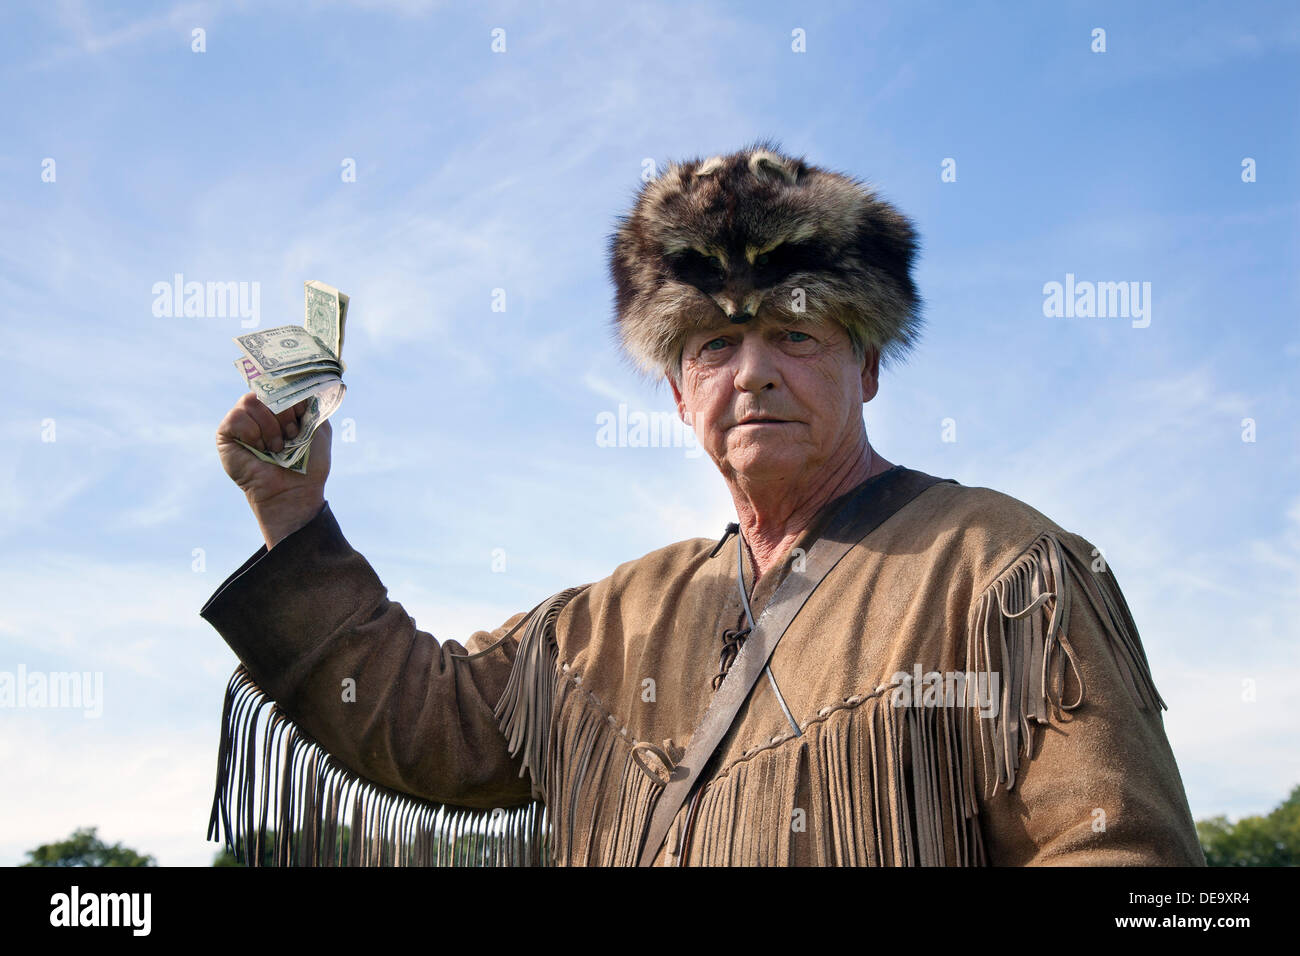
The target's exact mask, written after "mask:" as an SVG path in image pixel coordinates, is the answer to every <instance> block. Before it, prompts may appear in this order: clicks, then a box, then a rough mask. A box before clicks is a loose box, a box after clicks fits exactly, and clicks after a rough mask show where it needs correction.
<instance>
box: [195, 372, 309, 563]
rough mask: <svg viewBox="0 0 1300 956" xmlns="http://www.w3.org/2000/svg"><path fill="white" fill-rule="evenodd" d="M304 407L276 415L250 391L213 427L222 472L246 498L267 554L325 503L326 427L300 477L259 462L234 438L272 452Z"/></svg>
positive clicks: (297, 422)
mask: <svg viewBox="0 0 1300 956" xmlns="http://www.w3.org/2000/svg"><path fill="white" fill-rule="evenodd" d="M306 408H307V401H306V400H305V399H304V400H303V401H301V402H299V403H298V404H297V405H295V406H293V407H292V408H289V409H286V410H285V411H283V412H281V413H280V414H279V415H276V414H275V413H274V412H272V411H271V410H270V409H269V408H267V407H266V406H265V405H264V404H263V403H262V402H261V401H260V400H259V399H258V397H257V396H256V395H254V394H253V393H252V392H245V393H244V394H243V396H241V397H240V399H239V401H237V402H236V403H235V407H234V408H232V409H231V410H230V411H229V412H227V413H226V417H225V418H223V419H222V420H221V424H220V425H218V426H217V453H218V454H219V455H220V456H221V467H222V468H224V469H225V470H226V474H227V475H229V476H230V478H231V480H232V481H234V483H235V484H236V485H238V486H239V487H240V489H241V490H242V491H243V492H244V495H245V496H246V497H247V498H248V506H249V507H250V508H252V509H253V516H254V517H255V518H256V519H257V523H258V526H259V527H260V528H261V529H262V537H263V538H264V539H265V540H266V546H267V548H268V549H270V548H273V547H275V545H276V543H277V542H279V541H282V540H284V538H286V537H288V536H289V535H290V534H292V533H293V532H295V531H297V530H298V529H299V528H301V527H302V526H303V525H305V524H307V522H309V521H311V519H312V518H314V517H316V515H318V514H319V513H320V510H321V508H322V507H323V506H324V504H325V479H326V478H327V477H329V472H330V435H331V430H330V423H329V422H328V421H326V422H322V423H321V425H320V427H319V428H317V429H316V434H315V435H313V436H312V439H311V452H310V454H309V455H308V461H307V474H305V475H300V474H298V473H297V472H294V471H290V470H289V469H287V468H281V467H280V466H279V465H274V464H272V463H270V462H268V461H262V460H261V459H260V458H258V457H257V456H256V455H254V454H253V453H252V452H251V451H249V450H248V449H247V448H245V447H243V446H242V445H240V444H239V442H238V441H236V440H235V439H240V440H241V441H245V442H247V443H248V444H250V445H252V446H253V447H254V448H257V449H260V450H262V451H271V452H277V451H279V450H280V449H281V448H283V447H284V441H285V439H286V438H294V437H295V436H296V435H297V434H298V428H299V425H300V423H301V421H302V415H303V412H304V411H305V410H306Z"/></svg>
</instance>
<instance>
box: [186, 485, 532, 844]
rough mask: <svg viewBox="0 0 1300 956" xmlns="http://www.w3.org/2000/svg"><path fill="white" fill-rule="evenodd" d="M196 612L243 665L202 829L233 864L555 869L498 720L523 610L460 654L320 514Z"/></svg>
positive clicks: (229, 702) (230, 698)
mask: <svg viewBox="0 0 1300 956" xmlns="http://www.w3.org/2000/svg"><path fill="white" fill-rule="evenodd" d="M200 614H201V615H202V616H203V618H204V619H205V620H207V621H208V622H209V623H211V624H212V625H213V627H215V628H216V629H217V631H218V632H219V633H220V634H221V636H222V637H223V638H224V639H225V641H226V642H227V643H228V644H229V645H230V647H231V648H232V649H233V650H234V651H235V653H236V654H237V655H238V656H239V658H240V660H241V662H242V663H241V665H240V667H239V668H238V669H237V670H236V672H235V674H234V676H233V677H232V678H231V681H230V684H229V687H228V689H227V693H226V700H225V707H224V710H223V713H222V727H221V742H220V752H219V757H218V769H217V782H216V793H215V795H214V799H213V807H212V818H211V822H210V825H209V833H208V836H209V839H213V838H214V836H215V835H216V833H217V829H218V824H220V825H221V827H222V828H223V831H224V841H225V843H226V846H227V847H228V849H230V850H231V851H232V852H233V853H234V854H235V856H236V858H237V859H239V860H240V862H244V863H247V864H249V865H262V864H263V863H270V864H272V865H340V864H341V865H439V864H452V865H454V864H472V865H484V864H493V863H497V864H524V865H526V864H530V863H539V862H545V860H544V859H543V857H544V851H545V846H544V842H545V841H544V839H543V834H544V831H545V826H546V823H545V817H544V808H543V807H541V806H540V805H539V804H537V803H535V802H532V801H530V799H529V798H530V793H529V781H528V780H527V779H526V778H525V777H524V776H522V774H523V768H522V764H521V762H520V761H519V760H517V759H515V758H513V757H512V756H511V755H510V753H509V751H508V749H507V747H506V742H505V740H504V739H503V737H502V735H501V733H500V732H499V730H498V727H497V718H496V716H495V714H494V712H493V711H494V708H495V705H496V704H497V701H498V700H499V699H500V697H501V694H502V693H503V691H504V689H505V686H506V683H507V680H508V678H509V675H510V672H511V666H512V663H513V660H514V654H515V650H516V648H517V646H518V637H517V635H515V636H513V637H511V636H510V635H511V632H512V630H514V629H516V628H517V626H519V625H522V624H525V623H526V622H527V618H528V617H529V615H528V614H524V613H521V614H516V615H514V616H513V617H511V618H510V619H509V620H507V621H506V622H505V624H504V625H502V627H501V628H498V629H497V631H495V632H493V634H492V635H491V636H490V637H489V635H487V634H484V633H482V632H480V634H478V635H475V638H487V640H492V639H501V640H500V646H499V648H497V649H495V650H494V651H493V652H492V653H490V654H483V655H474V656H471V657H469V658H468V659H465V658H466V655H465V649H464V647H462V646H461V645H460V644H458V643H456V642H455V641H444V642H442V643H441V644H440V643H439V642H438V641H437V640H436V639H435V638H434V637H433V636H432V635H431V634H429V633H426V632H424V631H421V630H417V629H416V626H415V622H414V621H413V620H412V619H411V618H410V616H409V615H407V613H406V612H405V610H403V608H402V606H401V605H400V604H397V603H395V602H393V601H390V600H388V598H387V591H386V589H385V588H384V586H383V584H382V583H381V582H380V581H379V578H378V577H377V576H376V575H375V572H374V570H373V569H372V568H371V566H370V565H369V563H368V562H367V561H366V560H365V558H363V557H362V556H361V555H360V554H359V553H357V552H356V551H355V550H353V549H352V547H351V546H350V545H349V544H348V542H347V540H346V539H345V538H344V537H343V534H342V532H341V531H340V529H339V526H338V524H337V522H336V521H335V519H334V516H333V514H332V513H331V512H330V510H329V506H328V505H326V506H325V507H324V508H323V509H322V510H321V512H320V514H318V515H317V516H316V518H314V519H313V520H312V521H311V522H310V523H308V524H307V525H306V526H304V527H303V528H301V529H299V530H298V531H297V532H295V533H294V534H292V535H290V536H289V537H287V538H285V539H284V540H283V541H281V542H279V543H278V544H277V545H276V546H275V547H274V548H273V549H271V550H270V551H267V550H266V549H265V548H262V549H261V550H259V551H258V552H257V553H256V554H254V555H253V556H252V557H251V558H250V559H249V560H248V561H247V562H245V564H244V566H243V567H241V568H240V569H239V570H238V571H236V572H235V573H234V574H233V575H231V577H230V578H228V579H227V580H226V581H225V582H224V583H223V584H222V585H221V587H220V588H219V589H218V590H217V592H216V593H215V594H214V595H213V596H212V598H211V599H210V600H209V601H208V602H207V604H206V605H205V606H204V607H203V609H202V611H201V612H200ZM272 831H273V832H274V847H272V846H271V845H270V833H271V832H272Z"/></svg>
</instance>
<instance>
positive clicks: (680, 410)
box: [664, 375, 690, 425]
mask: <svg viewBox="0 0 1300 956" xmlns="http://www.w3.org/2000/svg"><path fill="white" fill-rule="evenodd" d="M664 378H665V379H667V381H668V387H669V388H671V389H672V390H673V401H674V402H676V403H677V417H678V418H680V419H681V420H682V423H683V424H686V425H689V424H690V422H688V421H686V403H685V402H683V401H682V392H681V389H679V388H678V387H677V383H676V382H674V381H673V379H672V376H670V375H665V376H664Z"/></svg>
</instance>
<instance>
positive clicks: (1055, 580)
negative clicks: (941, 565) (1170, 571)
mask: <svg viewBox="0 0 1300 956" xmlns="http://www.w3.org/2000/svg"><path fill="white" fill-rule="evenodd" d="M1080 594H1082V595H1083V596H1085V597H1087V599H1088V601H1089V602H1090V603H1091V605H1092V607H1093V610H1094V611H1095V612H1096V614H1097V617H1098V619H1099V620H1100V621H1101V622H1102V625H1103V629H1104V631H1105V633H1106V634H1107V636H1108V637H1109V638H1110V640H1109V641H1108V642H1107V643H1108V645H1109V646H1110V650H1111V653H1112V654H1115V655H1116V663H1117V664H1118V665H1119V667H1118V670H1119V672H1120V674H1121V675H1123V678H1124V681H1125V683H1126V684H1127V686H1128V689H1129V691H1130V693H1132V695H1133V698H1134V700H1135V701H1136V702H1137V704H1138V706H1139V707H1140V708H1142V709H1143V710H1146V709H1149V708H1155V707H1160V708H1164V707H1166V704H1165V702H1164V700H1163V699H1161V697H1160V695H1159V693H1157V691H1156V687H1155V683H1154V681H1153V680H1152V677H1151V668H1150V665H1149V664H1148V662H1147V658H1146V654H1145V653H1144V652H1143V650H1142V644H1141V641H1140V640H1139V638H1138V632H1137V625H1136V624H1135V623H1134V621H1133V616H1132V614H1131V613H1130V611H1129V607H1128V602H1127V601H1125V599H1124V594H1123V592H1122V591H1120V588H1119V584H1118V582H1116V580H1115V576H1114V575H1113V574H1112V573H1111V572H1110V571H1109V570H1108V569H1107V570H1103V571H1100V572H1094V571H1093V570H1092V569H1091V568H1089V567H1087V566H1086V565H1085V564H1084V563H1083V562H1081V561H1080V560H1079V559H1078V558H1077V557H1076V556H1075V555H1074V554H1073V553H1072V552H1071V551H1069V550H1068V549H1064V548H1062V547H1061V542H1060V540H1059V539H1058V537H1057V536H1056V534H1055V533H1053V532H1044V533H1043V534H1041V535H1039V536H1038V538H1037V539H1035V541H1034V543H1033V544H1032V545H1030V547H1029V548H1028V549H1027V550H1026V551H1025V553H1024V554H1022V555H1021V556H1020V557H1019V558H1017V559H1016V561H1015V562H1014V563H1013V564H1012V565H1011V566H1010V567H1009V568H1007V570H1006V571H1004V572H1003V573H1002V574H1001V575H1000V576H999V577H998V578H997V580H995V581H994V582H993V583H992V584H991V585H990V586H989V587H988V588H987V589H986V590H985V592H984V594H983V595H982V596H981V597H980V600H979V604H978V606H977V610H976V614H975V617H974V624H973V626H972V627H971V630H970V643H969V646H968V648H967V661H966V669H967V670H968V671H982V672H984V673H990V672H992V673H999V672H1000V674H1001V688H1000V690H1001V695H1002V699H1001V702H1000V704H999V707H998V712H997V715H996V717H994V718H986V719H982V720H981V721H980V728H979V731H980V732H979V736H980V746H981V755H982V758H983V759H984V761H985V763H984V766H985V769H986V771H987V768H988V756H987V755H988V754H989V752H990V751H991V752H992V754H993V761H994V767H993V774H992V779H993V780H994V786H993V792H994V793H996V792H997V788H998V786H999V785H1001V786H1005V787H1006V788H1007V789H1008V790H1011V789H1013V788H1014V787H1015V780H1016V773H1017V770H1018V768H1019V765H1020V757H1021V756H1022V755H1024V756H1026V757H1027V756H1029V754H1030V752H1031V747H1032V733H1033V729H1034V727H1035V726H1037V725H1042V724H1046V723H1049V722H1050V721H1049V707H1050V710H1051V713H1054V714H1055V716H1056V718H1057V720H1060V719H1061V718H1062V714H1063V713H1064V712H1067V711H1071V710H1074V709H1075V708H1077V707H1078V706H1079V705H1080V704H1081V703H1083V698H1084V693H1085V690H1086V688H1085V686H1084V680H1083V675H1082V674H1081V673H1079V668H1078V665H1077V663H1076V661H1075V651H1074V648H1073V647H1072V646H1071V645H1070V641H1069V638H1068V636H1067V634H1066V627H1067V625H1068V622H1069V620H1070V607H1071V604H1072V602H1074V601H1076V600H1077V599H1078V598H1079V595H1080ZM1039 608H1042V609H1043V612H1042V613H1041V614H1035V613H1034V612H1035V611H1037V610H1038V609H1039ZM1045 618H1046V619H1047V626H1046V629H1044V626H1043V624H1044V619H1045ZM1067 664H1068V665H1069V667H1070V669H1071V670H1072V671H1073V672H1074V676H1075V681H1076V682H1077V683H1078V685H1079V693H1078V697H1077V699H1076V700H1075V701H1074V702H1073V703H1063V702H1062V700H1061V697H1062V695H1063V693H1064V688H1065V668H1066V665H1067ZM964 754H966V755H967V756H969V751H964Z"/></svg>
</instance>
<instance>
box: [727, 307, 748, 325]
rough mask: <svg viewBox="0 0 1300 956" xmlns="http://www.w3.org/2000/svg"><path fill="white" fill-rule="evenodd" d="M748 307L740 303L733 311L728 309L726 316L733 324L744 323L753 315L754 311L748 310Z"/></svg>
mask: <svg viewBox="0 0 1300 956" xmlns="http://www.w3.org/2000/svg"><path fill="white" fill-rule="evenodd" d="M750 308H751V306H749V305H742V306H740V307H739V308H736V309H735V310H734V311H729V312H728V313H727V318H728V319H730V320H731V322H732V324H733V325H744V324H745V323H746V322H748V321H749V320H750V319H752V318H753V317H754V313H753V312H751V311H750Z"/></svg>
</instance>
